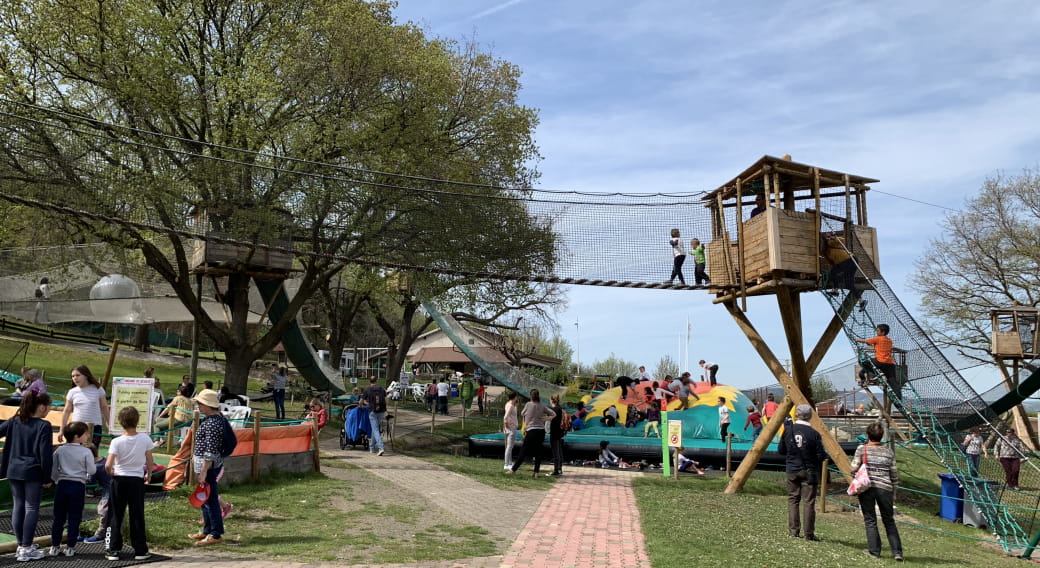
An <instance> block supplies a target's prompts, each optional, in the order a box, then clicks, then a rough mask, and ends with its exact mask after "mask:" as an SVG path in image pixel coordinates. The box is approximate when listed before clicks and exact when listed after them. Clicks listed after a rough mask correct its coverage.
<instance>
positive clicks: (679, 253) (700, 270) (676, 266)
mask: <svg viewBox="0 0 1040 568" xmlns="http://www.w3.org/2000/svg"><path fill="white" fill-rule="evenodd" d="M668 244H670V245H671V246H672V275H671V276H670V277H669V278H668V283H669V284H672V283H673V282H675V279H676V278H678V279H679V283H680V284H682V285H684V286H685V285H686V279H685V278H683V273H682V266H683V263H685V262H686V251H685V250H684V246H683V241H682V238H681V237H680V236H679V229H672V238H671V239H669V241H668ZM690 255H691V256H693V262H694V271H693V275H694V278H695V282H696V284H697V286H700V285H701V284H702V283H703V284H711V279H710V278H708V273H707V272H705V270H704V267H705V265H706V262H705V258H704V245H702V244H701V242H700V241H699V240H697V239H693V240H691V241H690Z"/></svg>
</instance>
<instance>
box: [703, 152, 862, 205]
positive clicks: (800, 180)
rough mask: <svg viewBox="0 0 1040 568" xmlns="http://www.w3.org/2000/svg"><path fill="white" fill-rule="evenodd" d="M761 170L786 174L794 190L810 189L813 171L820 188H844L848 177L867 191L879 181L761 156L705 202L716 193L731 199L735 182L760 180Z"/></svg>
mask: <svg viewBox="0 0 1040 568" xmlns="http://www.w3.org/2000/svg"><path fill="white" fill-rule="evenodd" d="M763 168H771V169H773V170H776V171H779V172H781V173H784V174H788V176H789V179H791V180H793V181H792V183H793V186H794V189H810V188H811V187H812V185H811V182H810V180H812V178H813V175H814V170H819V172H820V188H821V189H824V188H828V187H837V186H844V185H845V182H844V177H845V176H846V175H847V176H849V184H850V185H852V186H856V187H862V188H863V189H869V188H867V187H866V185H867V184H870V183H877V182H878V181H879V180H876V179H873V178H868V177H863V176H857V175H853V174H846V173H844V172H839V171H837V170H828V169H825V168H817V167H816V166H811V165H809V164H801V163H798V162H793V161H791V160H785V159H784V158H777V157H775V156H762V157H761V158H759V160H758V161H757V162H755V163H754V164H751V165H750V166H748V168H747V169H746V170H744V171H743V172H740V174H739V175H737V176H736V177H734V178H733V179H731V180H730V181H728V182H726V183H724V184H722V185H721V186H719V188H718V189H716V190H714V191H712V192H711V193H709V194H708V195H706V196H705V197H704V199H705V200H706V201H709V202H711V201H714V200H715V196H716V195H717V194H718V193H720V192H721V193H722V198H723V199H731V198H733V197H734V196H735V195H736V190H737V180H738V179H740V180H742V181H743V182H744V183H745V184H746V183H747V182H748V181H751V180H754V179H760V178H761V177H762V176H761V172H762V171H763ZM743 191H744V194H745V195H748V194H750V193H752V189H751V187H744V189H743ZM760 192H761V191H760Z"/></svg>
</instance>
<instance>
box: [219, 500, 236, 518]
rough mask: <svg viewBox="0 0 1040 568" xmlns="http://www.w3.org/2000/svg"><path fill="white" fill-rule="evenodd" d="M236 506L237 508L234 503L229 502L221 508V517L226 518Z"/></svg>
mask: <svg viewBox="0 0 1040 568" xmlns="http://www.w3.org/2000/svg"><path fill="white" fill-rule="evenodd" d="M234 508H235V506H234V505H232V504H231V503H228V504H226V505H224V507H223V508H221V509H220V518H221V519H226V518H227V516H228V515H230V514H231V509H234Z"/></svg>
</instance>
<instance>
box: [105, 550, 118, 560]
mask: <svg viewBox="0 0 1040 568" xmlns="http://www.w3.org/2000/svg"><path fill="white" fill-rule="evenodd" d="M105 560H119V551H116V550H106V551H105Z"/></svg>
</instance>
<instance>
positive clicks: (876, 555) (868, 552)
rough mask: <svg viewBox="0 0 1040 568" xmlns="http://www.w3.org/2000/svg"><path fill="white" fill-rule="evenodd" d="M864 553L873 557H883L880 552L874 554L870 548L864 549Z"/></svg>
mask: <svg viewBox="0 0 1040 568" xmlns="http://www.w3.org/2000/svg"><path fill="white" fill-rule="evenodd" d="M863 554H866V555H867V556H869V557H871V558H881V555H880V554H874V553H873V552H871V551H869V550H864V551H863Z"/></svg>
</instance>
